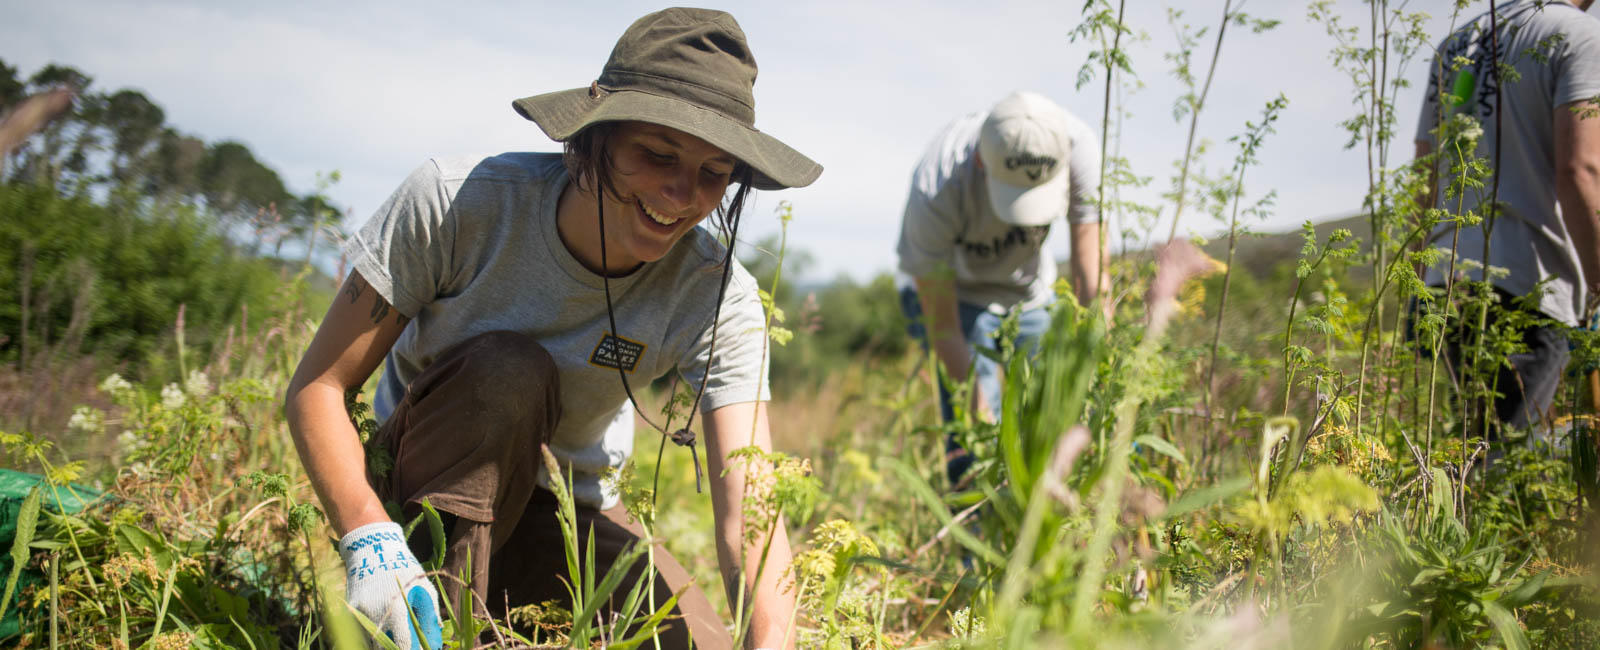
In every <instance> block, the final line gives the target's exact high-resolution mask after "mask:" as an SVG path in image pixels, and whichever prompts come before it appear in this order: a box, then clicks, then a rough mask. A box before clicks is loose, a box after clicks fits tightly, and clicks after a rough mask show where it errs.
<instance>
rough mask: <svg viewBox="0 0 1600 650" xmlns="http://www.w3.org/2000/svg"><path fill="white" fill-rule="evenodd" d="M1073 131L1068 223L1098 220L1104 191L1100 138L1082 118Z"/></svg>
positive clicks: (1069, 164) (1069, 158)
mask: <svg viewBox="0 0 1600 650" xmlns="http://www.w3.org/2000/svg"><path fill="white" fill-rule="evenodd" d="M1074 127H1075V128H1073V132H1072V153H1071V155H1070V156H1068V159H1067V174H1068V176H1067V180H1069V181H1071V184H1070V186H1069V187H1068V189H1067V223H1098V222H1099V221H1100V209H1099V207H1098V206H1097V205H1096V204H1097V202H1098V194H1099V192H1100V141H1099V140H1097V139H1096V138H1095V135H1094V131H1093V130H1091V129H1090V128H1089V126H1088V125H1087V124H1083V123H1082V122H1081V121H1080V122H1079V123H1078V124H1077V125H1074Z"/></svg>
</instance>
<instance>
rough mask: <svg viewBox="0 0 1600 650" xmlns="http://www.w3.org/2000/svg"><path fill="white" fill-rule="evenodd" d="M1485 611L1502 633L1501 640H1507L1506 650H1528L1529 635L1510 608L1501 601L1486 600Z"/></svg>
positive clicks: (1495, 627)
mask: <svg viewBox="0 0 1600 650" xmlns="http://www.w3.org/2000/svg"><path fill="white" fill-rule="evenodd" d="M1483 613H1484V614H1486V615H1488V617H1489V622H1490V623H1492V624H1494V631H1495V632H1498V633H1499V634H1500V640H1502V641H1505V644H1506V650H1528V637H1527V635H1525V634H1523V633H1522V624H1521V623H1518V622H1517V617H1515V616H1512V615H1511V612H1510V611H1509V610H1507V609H1506V608H1504V607H1501V606H1500V604H1499V603H1496V602H1493V601H1484V602H1483Z"/></svg>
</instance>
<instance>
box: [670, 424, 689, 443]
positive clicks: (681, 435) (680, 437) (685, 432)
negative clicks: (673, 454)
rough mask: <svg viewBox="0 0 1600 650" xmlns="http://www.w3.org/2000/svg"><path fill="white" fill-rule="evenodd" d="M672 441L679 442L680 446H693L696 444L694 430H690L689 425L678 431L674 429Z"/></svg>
mask: <svg viewBox="0 0 1600 650" xmlns="http://www.w3.org/2000/svg"><path fill="white" fill-rule="evenodd" d="M672 442H673V443H675V444H677V445H678V446H679V447H683V446H685V445H687V446H690V447H693V446H694V432H693V431H690V430H689V428H688V427H684V428H682V429H678V430H677V431H673V432H672Z"/></svg>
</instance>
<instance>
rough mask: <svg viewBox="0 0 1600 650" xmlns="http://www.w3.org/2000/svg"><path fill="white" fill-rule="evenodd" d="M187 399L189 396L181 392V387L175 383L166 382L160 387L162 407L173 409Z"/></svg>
mask: <svg viewBox="0 0 1600 650" xmlns="http://www.w3.org/2000/svg"><path fill="white" fill-rule="evenodd" d="M188 400H189V398H188V397H185V396H184V394H183V389H182V388H179V387H178V385H177V384H167V385H166V386H163V387H161V406H163V407H166V408H169V409H175V408H178V407H180V406H183V403H184V402H186V401H188Z"/></svg>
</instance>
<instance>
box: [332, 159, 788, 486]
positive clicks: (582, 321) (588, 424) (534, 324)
mask: <svg viewBox="0 0 1600 650" xmlns="http://www.w3.org/2000/svg"><path fill="white" fill-rule="evenodd" d="M566 184H567V172H566V169H565V168H564V166H563V165H562V162H561V156H560V155H559V154H539V153H505V154H500V155H498V156H492V157H488V158H439V159H434V160H431V161H429V162H427V163H425V164H424V165H422V166H421V167H420V168H418V169H417V170H416V171H415V172H413V173H412V174H411V176H410V177H409V178H407V179H406V181H405V183H404V184H402V185H401V186H400V188H399V189H398V190H396V191H395V193H394V195H393V196H391V197H390V198H389V200H388V201H387V202H386V203H384V205H383V207H381V208H379V209H378V212H377V214H375V215H373V217H372V219H371V220H370V221H368V222H367V224H366V225H365V226H364V227H362V228H361V230H360V231H359V232H357V233H356V235H355V236H354V237H352V238H351V239H350V241H349V242H348V243H347V244H346V246H345V253H346V255H347V256H348V257H349V258H351V259H353V260H355V268H356V270H358V271H360V272H361V275H362V277H364V278H366V279H367V281H368V282H370V283H371V284H372V286H373V287H374V288H375V289H376V290H377V291H378V292H379V293H381V294H383V297H384V298H386V299H388V300H389V302H390V303H392V304H393V305H394V308H395V309H396V310H398V311H399V312H400V313H402V314H405V315H406V316H408V317H410V318H411V319H412V320H411V322H410V323H409V324H408V325H407V326H406V328H405V330H404V331H403V332H402V333H401V335H400V338H399V340H398V341H396V342H395V345H394V348H393V349H392V350H390V352H389V355H388V358H387V359H386V360H385V364H384V365H385V370H384V373H383V376H382V379H381V380H380V382H379V384H378V391H377V396H376V398H375V400H374V407H375V410H376V411H377V414H378V416H379V417H380V418H385V417H387V416H388V415H389V413H391V412H392V411H393V409H394V407H395V405H396V404H398V403H399V401H400V399H401V398H402V397H403V396H404V395H405V390H406V386H407V385H408V384H409V383H410V381H411V380H412V379H413V378H415V377H416V376H417V375H419V374H420V373H421V372H422V370H423V369H424V368H426V367H427V366H428V364H429V363H431V362H432V361H433V360H434V359H435V358H437V357H438V355H439V354H441V353H442V352H444V351H445V350H447V349H449V348H450V347H452V346H454V345H455V344H457V343H460V342H461V341H463V340H465V339H467V338H470V337H472V336H476V335H478V334H482V333H485V332H492V331H496V330H513V331H518V332H522V333H525V334H529V335H531V336H533V337H534V338H535V339H537V340H538V341H539V342H540V343H541V344H542V345H543V346H544V347H545V349H546V350H548V351H549V352H550V355H551V356H552V357H553V358H554V360H555V364H556V367H557V370H558V372H559V374H560V381H561V388H562V391H561V407H562V414H561V421H560V423H559V424H558V425H557V427H556V431H555V432H554V434H553V436H552V440H551V450H552V452H553V453H554V454H555V455H556V457H557V459H559V460H560V461H561V463H562V465H563V466H566V465H567V464H569V463H570V464H571V466H572V467H573V469H574V472H573V473H574V477H573V482H574V488H575V489H574V497H575V498H576V500H578V501H579V502H581V503H585V504H587V505H590V506H593V507H597V508H607V507H611V506H613V505H615V504H616V502H617V495H616V494H614V493H611V491H609V490H606V489H604V487H603V486H602V484H601V481H600V476H601V474H602V473H603V472H604V471H605V470H606V468H608V467H609V468H616V467H620V466H621V465H622V463H623V462H624V461H625V460H626V459H627V458H628V456H629V455H630V454H631V452H632V450H633V426H632V424H633V418H632V414H631V412H630V411H629V408H630V407H629V405H628V403H627V395H626V394H625V393H624V392H623V387H622V384H621V381H620V379H619V378H618V377H617V370H616V365H617V364H619V363H620V364H621V365H622V366H623V367H624V369H625V370H627V375H628V381H629V384H630V385H631V386H634V387H636V388H635V389H636V390H637V387H643V386H645V385H647V384H648V383H649V382H650V381H651V380H653V379H655V378H657V377H660V376H662V375H665V374H667V373H668V372H670V371H672V370H674V369H677V370H678V372H679V373H680V374H681V375H682V377H683V378H684V379H685V380H686V381H687V382H688V383H689V385H690V386H692V387H699V386H700V383H701V379H702V377H703V376H704V375H705V374H706V372H705V370H706V355H707V353H708V349H709V347H710V340H711V319H712V313H713V311H714V309H715V306H716V300H717V288H718V285H719V282H720V280H721V278H722V260H723V258H724V256H725V254H726V250H727V249H726V248H725V247H724V246H723V245H722V244H721V243H719V242H718V241H717V240H716V238H715V237H714V236H713V235H712V234H711V233H709V232H707V231H706V230H704V229H702V228H695V229H694V230H692V231H690V232H689V233H688V234H686V235H684V237H683V239H682V240H680V241H679V242H678V244H677V245H676V246H674V247H673V248H672V250H671V251H669V252H668V253H667V255H666V256H665V257H663V258H662V259H660V260H658V261H655V262H651V263H647V264H645V265H643V266H642V267H640V268H639V269H638V270H637V271H634V272H633V273H631V274H629V275H628V276H627V277H622V278H613V279H612V280H611V296H612V311H613V312H614V314H615V316H616V322H617V331H618V332H619V333H620V339H621V341H620V342H619V341H617V340H615V339H612V338H610V331H611V326H610V325H609V324H608V322H607V317H606V302H605V293H604V290H603V287H602V285H601V278H600V276H598V275H596V274H594V273H593V272H590V271H589V270H588V269H587V268H585V267H584V266H583V265H582V264H580V263H579V262H578V260H577V259H576V258H574V257H573V256H572V254H571V252H569V251H568V250H567V248H566V245H565V244H563V243H561V239H560V237H559V236H558V235H557V232H556V203H557V200H558V199H559V198H560V196H561V191H562V188H564V187H565V186H566ZM762 323H763V317H762V310H761V303H760V299H759V297H758V295H757V291H756V283H755V280H754V279H753V278H751V277H750V274H749V273H748V272H746V271H745V270H744V268H743V267H741V266H738V264H737V262H735V266H734V268H733V271H732V273H731V274H730V276H729V285H728V290H727V294H726V296H725V298H724V299H723V306H722V312H721V322H720V324H719V325H718V327H717V339H716V352H715V359H714V360H713V362H712V364H711V368H710V377H709V380H708V382H707V385H706V389H705V395H704V397H703V399H702V401H701V408H702V409H703V410H705V411H710V410H714V409H717V408H720V407H723V406H726V405H729V404H734V403H739V402H750V401H755V400H758V399H763V400H764V399H767V395H768V392H767V373H766V367H765V366H764V365H763V361H762V360H763V358H764V357H763V350H762V347H763V343H764V340H765V337H764V336H763V334H762ZM652 415H654V414H652ZM540 474H541V475H540V477H539V480H540V482H541V484H547V483H548V477H547V476H545V475H544V472H543V471H542V470H541V472H540Z"/></svg>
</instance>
